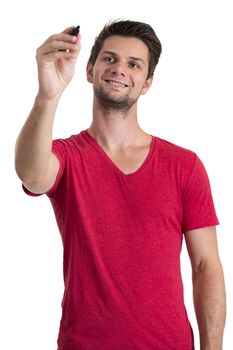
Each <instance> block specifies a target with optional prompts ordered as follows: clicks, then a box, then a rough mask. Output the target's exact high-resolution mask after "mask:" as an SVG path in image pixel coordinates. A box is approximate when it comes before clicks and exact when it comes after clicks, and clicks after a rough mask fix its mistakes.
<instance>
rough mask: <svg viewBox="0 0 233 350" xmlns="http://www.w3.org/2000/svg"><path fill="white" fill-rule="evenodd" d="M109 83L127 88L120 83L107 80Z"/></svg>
mask: <svg viewBox="0 0 233 350" xmlns="http://www.w3.org/2000/svg"><path fill="white" fill-rule="evenodd" d="M107 82H108V83H110V84H113V85H116V86H123V87H125V86H126V85H125V84H122V83H119V82H117V81H112V80H107Z"/></svg>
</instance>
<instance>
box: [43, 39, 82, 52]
mask: <svg viewBox="0 0 233 350" xmlns="http://www.w3.org/2000/svg"><path fill="white" fill-rule="evenodd" d="M76 47H77V45H76V44H75V43H74V44H72V43H69V42H65V41H58V40H52V41H51V42H49V43H48V44H47V45H45V46H43V48H41V53H42V54H44V55H46V54H48V53H50V52H55V51H58V50H63V51H67V50H69V51H71V50H75V49H76Z"/></svg>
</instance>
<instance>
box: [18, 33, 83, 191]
mask: <svg viewBox="0 0 233 350" xmlns="http://www.w3.org/2000/svg"><path fill="white" fill-rule="evenodd" d="M71 29H72V28H71V27H70V28H67V29H66V30H64V31H63V32H62V33H60V34H55V35H52V36H50V37H49V38H48V39H47V40H46V41H45V42H44V43H43V44H42V45H41V46H40V47H39V48H38V49H37V53H36V60H37V66H38V80H39V89H38V94H37V96H36V99H35V102H34V106H33V108H32V111H31V113H30V115H29V117H28V118H27V120H26V122H25V124H24V126H23V128H22V130H21V132H20V134H19V136H18V139H17V141H16V147H15V169H16V172H17V174H18V176H19V178H20V179H21V180H22V182H23V183H24V185H25V187H27V188H28V189H29V190H30V191H32V192H34V193H43V192H46V191H48V190H49V189H50V188H51V187H52V185H53V183H54V181H55V179H56V176H57V173H58V171H59V162H58V159H57V158H56V156H55V155H54V154H53V153H51V149H52V130H53V122H54V117H55V113H56V109H57V105H58V102H59V100H60V97H61V95H62V93H63V91H64V90H65V88H66V86H67V85H68V84H69V82H70V81H71V79H72V77H73V74H74V69H75V63H76V60H77V57H78V53H79V51H80V37H78V38H77V37H76V36H72V35H70V34H68V33H69V32H70V30H71Z"/></svg>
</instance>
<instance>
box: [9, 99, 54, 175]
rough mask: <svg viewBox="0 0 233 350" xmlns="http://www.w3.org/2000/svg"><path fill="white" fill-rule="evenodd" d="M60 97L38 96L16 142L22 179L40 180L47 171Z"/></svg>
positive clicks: (17, 158) (16, 158)
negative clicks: (47, 98)
mask: <svg viewBox="0 0 233 350" xmlns="http://www.w3.org/2000/svg"><path fill="white" fill-rule="evenodd" d="M57 104H58V99H56V100H51V101H49V100H45V99H42V98H41V97H39V96H37V97H36V99H35V103H34V106H33V108H32V111H31V113H30V115H29V117H28V118H27V120H26V122H25V124H24V126H23V128H22V130H21V132H20V134H19V136H18V139H17V142H16V147H15V168H16V172H17V174H18V176H19V177H20V179H21V180H22V181H26V182H36V181H39V180H40V179H41V178H43V176H44V175H45V173H46V170H47V167H48V163H49V159H50V155H51V147H52V130H53V122H54V116H55V112H56V109H57Z"/></svg>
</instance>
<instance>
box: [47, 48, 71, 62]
mask: <svg viewBox="0 0 233 350" xmlns="http://www.w3.org/2000/svg"><path fill="white" fill-rule="evenodd" d="M77 55H78V53H77V52H73V51H70V52H66V51H55V52H50V53H47V54H45V55H44V56H43V57H44V58H43V60H44V61H46V62H54V61H56V60H59V59H61V60H62V59H70V60H73V59H74V60H76V59H77Z"/></svg>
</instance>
